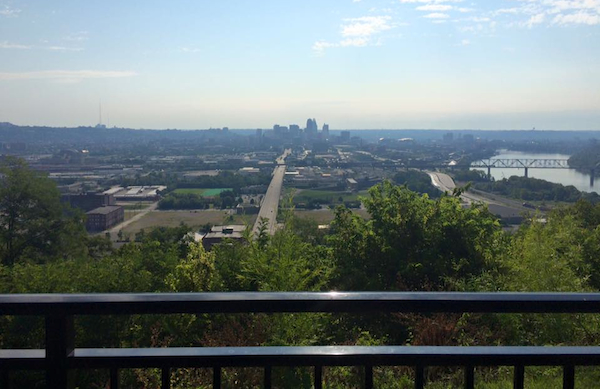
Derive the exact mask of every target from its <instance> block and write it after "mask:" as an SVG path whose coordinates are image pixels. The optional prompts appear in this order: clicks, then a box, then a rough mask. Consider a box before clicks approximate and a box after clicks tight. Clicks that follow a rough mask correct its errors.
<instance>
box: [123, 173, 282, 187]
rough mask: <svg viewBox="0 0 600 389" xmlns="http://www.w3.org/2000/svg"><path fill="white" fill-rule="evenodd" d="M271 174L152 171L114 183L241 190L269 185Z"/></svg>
mask: <svg viewBox="0 0 600 389" xmlns="http://www.w3.org/2000/svg"><path fill="white" fill-rule="evenodd" d="M270 182H271V174H270V171H269V172H261V173H260V174H255V175H254V174H249V175H242V174H238V173H236V172H231V171H220V172H219V174H218V175H216V176H198V177H183V176H182V175H181V174H178V173H173V172H165V171H152V172H150V173H148V174H146V175H139V176H137V177H133V178H128V179H127V178H125V179H124V181H120V182H115V183H114V184H118V185H124V186H144V185H166V186H167V187H168V190H174V189H177V188H207V189H210V188H233V190H234V191H235V192H239V191H240V190H241V189H242V188H245V187H252V186H257V185H269V183H270Z"/></svg>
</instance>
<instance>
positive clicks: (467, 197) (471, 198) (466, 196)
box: [427, 171, 505, 205]
mask: <svg viewBox="0 0 600 389" xmlns="http://www.w3.org/2000/svg"><path fill="white" fill-rule="evenodd" d="M427 174H428V175H429V177H431V182H432V183H433V186H435V187H436V188H438V189H439V190H441V191H442V192H446V193H448V194H452V192H453V191H454V189H455V188H456V184H455V183H454V180H453V179H452V177H450V176H449V175H447V174H444V173H438V172H430V171H428V172H427ZM460 198H461V199H462V200H463V201H464V202H465V203H467V204H471V203H474V202H484V203H488V204H496V205H505V204H502V203H501V202H498V201H495V200H492V199H489V198H487V197H483V196H478V195H476V194H473V193H468V192H467V193H463V194H462V195H461V196H460Z"/></svg>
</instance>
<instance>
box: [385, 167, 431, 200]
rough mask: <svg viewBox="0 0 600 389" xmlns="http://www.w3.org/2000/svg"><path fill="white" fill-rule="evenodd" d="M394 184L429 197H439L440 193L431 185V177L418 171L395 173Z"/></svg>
mask: <svg viewBox="0 0 600 389" xmlns="http://www.w3.org/2000/svg"><path fill="white" fill-rule="evenodd" d="M394 182H395V183H396V184H398V185H405V186H406V187H407V188H408V189H410V190H412V191H413V192H417V193H427V194H428V195H429V197H433V198H436V197H439V196H440V191H439V190H438V189H437V188H436V187H435V186H433V184H432V183H431V177H429V175H428V174H427V173H425V172H422V171H420V170H406V171H400V172H398V173H396V175H395V176H394Z"/></svg>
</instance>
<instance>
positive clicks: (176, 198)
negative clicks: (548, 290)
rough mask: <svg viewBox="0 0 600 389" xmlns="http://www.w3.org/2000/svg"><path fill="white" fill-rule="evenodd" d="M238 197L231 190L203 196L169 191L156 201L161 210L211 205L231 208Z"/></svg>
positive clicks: (208, 206) (207, 207)
mask: <svg viewBox="0 0 600 389" xmlns="http://www.w3.org/2000/svg"><path fill="white" fill-rule="evenodd" d="M238 200H239V199H238V198H236V196H235V193H234V192H233V191H230V190H227V191H224V192H221V193H219V196H216V197H203V196H201V195H199V194H196V193H169V194H168V195H166V196H165V197H164V198H162V199H161V200H160V201H159V202H158V208H159V209H161V210H171V209H209V208H210V207H211V205H212V206H213V207H215V208H221V209H224V208H231V207H235V206H236V205H238V203H239V201H238Z"/></svg>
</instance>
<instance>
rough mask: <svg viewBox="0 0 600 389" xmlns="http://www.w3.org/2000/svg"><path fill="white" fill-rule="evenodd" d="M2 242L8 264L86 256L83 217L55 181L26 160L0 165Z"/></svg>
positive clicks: (2, 255) (10, 159)
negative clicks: (65, 200) (64, 201)
mask: <svg viewBox="0 0 600 389" xmlns="http://www.w3.org/2000/svg"><path fill="white" fill-rule="evenodd" d="M0 174H1V177H2V178H1V180H0V240H1V258H2V263H3V264H4V265H8V266H12V265H13V264H14V263H15V262H17V261H20V260H25V259H27V260H33V261H37V262H44V261H47V260H48V259H50V258H58V257H63V258H66V257H69V256H78V255H85V241H86V239H85V237H86V233H85V229H84V228H83V217H84V216H83V214H82V213H81V212H80V211H77V210H74V209H71V208H70V207H68V206H65V205H63V204H62V203H61V201H60V193H59V191H58V189H57V188H56V185H55V184H54V182H53V181H51V180H50V179H48V178H47V177H44V176H43V175H42V174H41V173H39V172H36V171H33V170H31V169H29V167H28V166H27V164H26V163H25V161H23V160H22V159H17V158H12V157H9V158H7V159H6V160H5V161H4V162H3V163H2V165H0Z"/></svg>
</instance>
